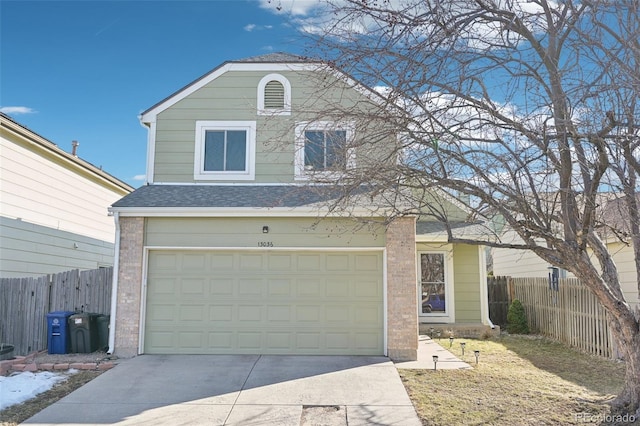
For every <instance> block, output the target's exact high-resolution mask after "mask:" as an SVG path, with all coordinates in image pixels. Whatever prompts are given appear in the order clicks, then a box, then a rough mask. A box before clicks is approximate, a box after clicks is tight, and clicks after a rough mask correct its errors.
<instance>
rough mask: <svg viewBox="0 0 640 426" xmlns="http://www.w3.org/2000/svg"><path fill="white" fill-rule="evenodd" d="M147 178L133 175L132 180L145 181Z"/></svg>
mask: <svg viewBox="0 0 640 426" xmlns="http://www.w3.org/2000/svg"><path fill="white" fill-rule="evenodd" d="M146 178H147V175H135V176H134V177H133V180H145V179H146Z"/></svg>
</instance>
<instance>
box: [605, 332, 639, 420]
mask: <svg viewBox="0 0 640 426" xmlns="http://www.w3.org/2000/svg"><path fill="white" fill-rule="evenodd" d="M620 331H621V330H616V332H617V333H616V334H618V333H620ZM620 334H622V336H618V338H617V339H616V343H617V345H618V350H619V351H620V353H621V354H622V356H623V357H624V359H625V367H626V373H625V382H624V387H623V389H622V391H621V392H620V393H619V394H618V397H617V398H616V399H614V400H613V402H612V410H613V413H614V414H626V413H628V414H633V415H635V417H636V419H640V331H639V330H638V329H637V328H636V330H635V331H633V332H631V331H630V330H629V331H628V332H624V331H623V332H622V333H620Z"/></svg>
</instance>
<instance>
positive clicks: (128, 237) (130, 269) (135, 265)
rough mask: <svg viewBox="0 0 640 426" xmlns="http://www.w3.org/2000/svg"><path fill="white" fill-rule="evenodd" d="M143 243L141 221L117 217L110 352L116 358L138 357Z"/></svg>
mask: <svg viewBox="0 0 640 426" xmlns="http://www.w3.org/2000/svg"><path fill="white" fill-rule="evenodd" d="M143 244H144V218H142V217H121V218H120V253H116V255H117V256H119V260H118V262H119V267H118V271H117V273H118V299H117V300H118V302H117V303H118V304H117V308H116V332H115V333H116V334H115V351H114V353H115V354H116V355H117V356H119V357H125V358H126V357H132V356H136V355H138V336H139V333H140V294H141V286H142V253H143Z"/></svg>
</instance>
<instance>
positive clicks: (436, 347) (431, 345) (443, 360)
mask: <svg viewBox="0 0 640 426" xmlns="http://www.w3.org/2000/svg"><path fill="white" fill-rule="evenodd" d="M463 341H464V339H454V343H453V344H454V345H460V342H463ZM438 342H442V344H443V345H444V347H449V338H448V337H447V338H443V339H439V340H438V339H436V340H433V339H431V338H430V337H429V336H420V337H419V340H418V360H417V361H407V362H396V363H395V365H396V367H397V368H407V369H425V370H427V369H428V370H433V367H434V365H433V355H437V356H438V365H437V369H438V370H457V369H464V368H472V367H471V366H470V365H469V364H467V363H466V362H464V361H462V360H461V359H459V358H457V357H456V356H455V355H453V354H452V353H451V352H449V351H448V350H446V349H445V348H444V347H443V346H441V345H440V344H439V343H438ZM465 354H466V355H469V359H471V358H473V350H472V349H469V348H467V352H465Z"/></svg>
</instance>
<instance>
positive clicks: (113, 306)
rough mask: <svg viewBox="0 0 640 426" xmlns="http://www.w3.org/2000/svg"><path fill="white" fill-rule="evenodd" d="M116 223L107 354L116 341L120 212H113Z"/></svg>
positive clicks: (113, 347) (111, 351) (111, 352)
mask: <svg viewBox="0 0 640 426" xmlns="http://www.w3.org/2000/svg"><path fill="white" fill-rule="evenodd" d="M113 219H114V221H115V223H116V241H115V247H114V254H115V255H114V259H113V279H112V280H111V318H110V321H109V349H108V351H107V353H108V354H113V352H114V350H115V342H116V307H117V306H118V272H119V270H120V214H119V213H118V212H114V213H113Z"/></svg>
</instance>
